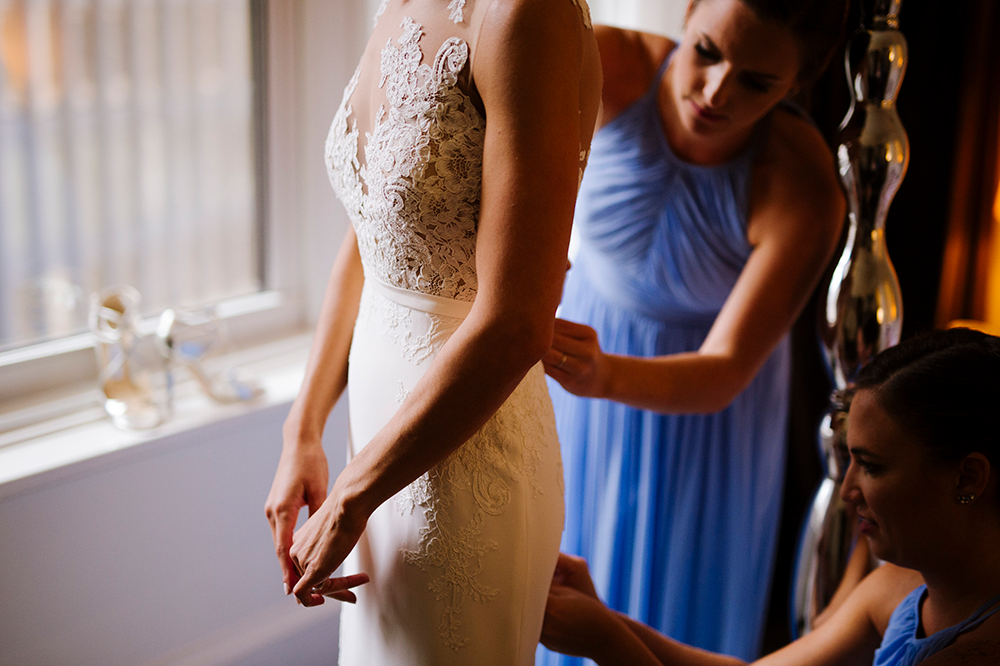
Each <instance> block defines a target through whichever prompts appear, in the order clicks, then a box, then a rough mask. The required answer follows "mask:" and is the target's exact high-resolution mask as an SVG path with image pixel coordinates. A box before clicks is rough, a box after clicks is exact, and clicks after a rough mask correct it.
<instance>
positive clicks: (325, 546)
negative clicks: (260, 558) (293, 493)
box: [289, 484, 368, 606]
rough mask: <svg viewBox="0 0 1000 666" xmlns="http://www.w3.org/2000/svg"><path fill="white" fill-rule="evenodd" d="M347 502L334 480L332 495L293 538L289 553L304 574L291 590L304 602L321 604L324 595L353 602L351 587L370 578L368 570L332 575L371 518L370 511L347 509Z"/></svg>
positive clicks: (299, 571) (306, 603)
mask: <svg viewBox="0 0 1000 666" xmlns="http://www.w3.org/2000/svg"><path fill="white" fill-rule="evenodd" d="M347 504H348V503H347V502H345V501H344V500H343V498H342V497H341V493H339V492H338V489H337V486H336V484H334V489H333V491H332V492H331V493H330V495H329V497H327V498H326V500H325V501H324V502H323V504H322V506H320V507H319V509H318V510H317V511H315V512H313V514H312V515H311V516H309V520H307V521H306V522H305V524H303V525H302V527H300V528H299V529H298V530H297V531H296V532H295V536H294V537H293V538H292V547H291V548H290V549H289V556H290V558H291V560H292V562H293V563H294V565H295V568H296V571H297V572H298V573H299V575H300V576H301V577H300V578H299V579H298V581H297V582H296V583H295V587H294V588H293V590H292V592H293V593H294V594H295V596H296V597H297V598H298V600H299V601H300V602H302V604H303V605H304V606H318V605H320V604H322V603H323V601H324V596H329V597H331V598H334V599H338V600H340V601H348V602H351V603H353V602H354V601H356V600H357V598H356V597H355V595H354V593H353V592H351V591H350V590H349V588H352V587H357V586H358V585H362V584H364V583H367V582H368V574H365V573H360V574H354V575H352V576H344V577H341V578H330V574H332V573H333V572H334V571H335V570H336V569H337V567H339V566H340V565H341V563H342V562H343V561H344V558H346V557H347V555H348V553H350V552H351V550H352V549H353V548H354V545H355V544H356V543H357V542H358V539H360V538H361V533H362V532H364V531H365V525H366V524H367V522H368V518H367V515H364V516H361V515H359V514H358V511H356V510H350V509H348V508H347Z"/></svg>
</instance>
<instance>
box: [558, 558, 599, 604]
mask: <svg viewBox="0 0 1000 666" xmlns="http://www.w3.org/2000/svg"><path fill="white" fill-rule="evenodd" d="M552 585H554V586H555V585H560V586H563V587H569V588H572V589H574V590H576V591H577V592H581V593H582V594H585V595H587V596H588V597H591V598H593V599H597V598H598V597H597V590H596V589H594V581H593V579H592V578H591V577H590V568H589V567H588V566H587V560H585V559H583V558H582V557H577V556H575V555H567V554H566V553H559V560H558V561H557V562H556V570H555V573H554V574H552Z"/></svg>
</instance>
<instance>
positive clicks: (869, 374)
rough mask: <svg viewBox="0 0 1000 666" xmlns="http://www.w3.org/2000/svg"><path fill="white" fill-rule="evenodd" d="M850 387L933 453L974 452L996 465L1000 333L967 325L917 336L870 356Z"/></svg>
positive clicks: (944, 456) (949, 456)
mask: <svg viewBox="0 0 1000 666" xmlns="http://www.w3.org/2000/svg"><path fill="white" fill-rule="evenodd" d="M855 388H856V389H858V390H865V389H867V390H870V391H872V392H873V393H874V395H875V400H876V401H877V402H878V404H879V406H880V407H881V408H882V409H884V410H885V412H886V413H887V414H889V416H891V417H892V418H893V420H894V421H896V423H898V424H899V425H900V426H902V427H903V428H904V429H906V430H908V431H910V432H911V433H913V434H914V435H915V436H916V437H917V438H918V439H920V440H921V441H922V442H923V443H924V444H925V445H927V446H928V447H929V448H930V449H931V452H932V453H933V454H934V455H935V456H936V457H937V458H938V459H940V460H958V459H960V458H962V457H963V456H966V455H968V454H970V453H973V452H977V451H978V452H979V453H982V454H983V455H985V456H986V457H987V458H988V459H989V460H990V462H991V463H992V464H994V465H997V464H1000V424H998V422H997V411H998V409H1000V338H997V337H994V336H992V335H987V334H986V333H981V332H979V331H973V330H971V329H967V328H953V329H950V330H946V331H934V332H932V333H926V334H924V335H919V336H916V337H914V338H911V339H909V340H906V341H904V342H901V343H900V344H898V345H896V346H895V347H890V348H889V349H886V350H885V351H883V352H882V353H880V354H878V355H877V356H876V357H875V358H873V359H872V360H871V362H869V363H868V365H866V366H865V367H863V368H862V369H861V372H860V373H859V374H858V380H857V382H856V383H855Z"/></svg>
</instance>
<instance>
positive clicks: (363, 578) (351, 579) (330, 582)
mask: <svg viewBox="0 0 1000 666" xmlns="http://www.w3.org/2000/svg"><path fill="white" fill-rule="evenodd" d="M368 580H369V578H368V574H366V573H357V574H352V575H350V576H341V577H339V578H327V579H325V580H323V581H320V582H319V583H317V584H316V585H313V588H312V592H313V594H322V595H324V596H333V595H334V594H335V593H338V592H344V591H347V590H349V589H350V588H352V587H357V586H358V585H364V584H365V583H367V582H368ZM351 596H353V593H351Z"/></svg>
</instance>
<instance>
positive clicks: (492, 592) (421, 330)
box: [326, 0, 589, 666]
mask: <svg viewBox="0 0 1000 666" xmlns="http://www.w3.org/2000/svg"><path fill="white" fill-rule="evenodd" d="M446 1H447V0H444V2H446ZM472 1H473V0H469V5H470V6H466V3H465V1H464V0H451V1H450V4H448V5H447V7H446V6H445V4H444V2H443V1H442V0H421V1H420V2H416V1H414V0H407V2H406V4H404V3H403V2H402V1H401V0H391V3H390V2H388V0H387V2H385V3H384V4H383V7H382V8H381V9H380V11H379V15H380V17H381V18H378V17H377V18H376V28H375V33H374V34H373V36H372V41H371V42H370V43H369V46H368V48H367V50H366V52H365V55H364V56H363V57H362V60H361V64H360V65H359V66H358V70H357V71H356V72H355V74H354V77H353V78H352V79H351V82H350V83H349V85H348V86H347V89H346V91H345V92H344V99H343V102H342V104H341V107H340V109H339V110H338V112H337V114H336V116H335V117H334V120H333V124H332V126H331V128H330V134H329V137H328V139H327V145H326V162H327V168H328V171H329V175H330V179H331V182H332V183H333V186H334V189H335V190H336V192H337V195H338V196H339V197H340V199H341V200H342V201H343V203H344V205H345V206H346V207H347V210H348V213H349V215H350V217H351V221H352V224H353V226H354V229H355V232H356V234H357V238H358V247H359V249H360V253H361V257H362V261H363V264H364V270H365V287H364V291H363V293H362V296H361V304H360V311H359V314H358V319H357V323H356V326H355V329H354V338H353V344H352V347H351V353H350V365H349V377H348V391H349V397H350V422H351V426H350V430H351V442H352V444H351V454H352V455H353V454H354V453H357V451H358V450H359V448H360V447H363V446H364V445H365V444H366V443H367V442H368V441H370V440H371V438H372V437H373V436H374V435H375V433H376V432H378V430H379V429H381V428H382V426H383V425H384V424H385V423H386V422H387V421H388V420H389V419H390V418H391V417H392V416H393V414H394V413H395V412H396V410H397V409H398V408H399V406H400V405H401V404H402V403H403V401H404V400H405V399H406V397H407V395H408V394H409V392H410V391H411V390H412V388H413V387H414V385H415V384H416V383H417V382H418V380H419V379H420V378H421V376H422V375H423V374H424V372H425V371H426V370H427V369H428V367H430V365H431V364H432V363H433V361H434V356H435V353H436V352H437V351H438V350H439V349H440V348H441V346H442V345H443V344H444V343H445V342H446V341H447V340H448V338H449V336H450V335H451V334H452V333H453V332H454V331H455V330H456V328H457V327H458V326H459V325H460V324H461V323H462V320H463V317H464V316H465V315H466V314H467V313H468V312H469V310H470V308H471V305H472V301H473V300H474V299H475V297H476V285H477V281H476V270H475V248H476V224H477V219H478V210H479V192H480V185H481V182H480V181H481V171H482V156H483V139H484V134H485V120H484V118H483V115H482V113H481V112H480V110H479V109H477V107H476V105H475V103H474V102H473V98H472V96H471V94H470V92H469V91H470V90H472V85H471V84H470V81H469V78H470V70H471V68H470V46H469V41H467V40H471V39H472V37H473V36H474V32H473V30H472V26H470V25H468V23H467V22H466V21H465V16H466V13H467V12H469V11H470V9H471V5H472ZM567 1H568V0H567ZM580 2H582V0H580ZM421 11H422V12H423V15H420V12H421ZM581 14H582V16H583V20H584V21H585V22H588V21H589V16H588V14H587V10H586V7H585V5H581ZM416 19H421V21H422V22H418V20H416ZM587 27H588V28H589V23H587ZM483 381H489V378H488V377H484V378H483ZM562 525H563V496H562V468H561V465H560V460H559V445H558V441H557V439H556V431H555V420H554V416H553V413H552V408H551V404H550V402H549V396H548V391H547V389H546V384H545V379H544V372H543V370H542V367H541V365H540V364H539V365H537V366H535V367H534V368H533V369H532V370H531V371H530V372H529V373H528V375H527V376H526V377H525V379H524V380H523V381H522V383H521V384H520V385H519V386H518V387H517V389H516V390H515V391H514V392H513V394H512V395H511V396H510V398H509V399H508V400H507V401H506V402H505V403H504V405H503V406H502V407H501V408H500V409H499V410H498V411H497V412H496V414H494V415H493V417H492V418H490V420H489V421H488V422H487V423H486V425H485V426H483V428H482V429H481V430H480V431H479V432H478V433H476V435H475V436H473V437H472V438H471V439H470V440H469V441H467V442H466V443H465V444H463V445H462V446H461V447H460V448H458V449H457V450H456V451H455V452H454V453H453V454H452V455H451V456H449V457H448V458H447V459H446V460H444V461H443V462H442V463H440V464H438V465H437V466H435V467H434V468H432V469H431V470H430V471H428V472H427V473H426V474H424V475H423V476H421V477H420V478H419V479H417V480H416V481H415V482H413V483H412V484H411V485H410V486H409V487H407V488H406V489H404V490H403V491H402V492H400V493H399V494H398V495H397V496H396V497H394V498H393V499H392V500H390V501H388V502H386V503H385V504H383V505H382V506H381V507H380V508H379V509H378V510H377V511H376V512H375V513H374V514H373V515H372V516H371V519H370V520H369V522H368V526H367V529H366V531H365V533H364V535H363V536H362V538H361V541H360V542H359V543H358V545H357V546H356V547H355V549H354V551H353V552H352V553H351V556H350V557H349V558H348V560H347V562H346V563H345V566H344V573H345V574H347V573H354V572H357V571H365V572H367V573H369V574H370V576H371V582H370V583H368V584H367V585H364V586H362V587H361V588H359V589H358V591H357V594H358V603H357V605H356V606H352V605H349V604H345V605H344V606H343V608H342V616H341V618H342V619H341V632H340V641H341V647H340V664H342V665H358V666H360V665H364V666H372V665H378V664H385V665H388V664H392V665H394V666H406V665H408V664H426V665H435V666H442V665H447V664H476V665H485V664H498V665H499V664H503V665H504V666H510V665H516V664H531V663H533V661H534V653H535V647H536V644H537V641H538V637H539V633H540V631H541V624H542V617H543V614H544V608H545V600H546V596H547V592H548V587H549V582H550V580H551V576H552V571H553V569H554V566H555V561H556V557H557V554H558V545H559V539H560V534H561V531H562Z"/></svg>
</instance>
